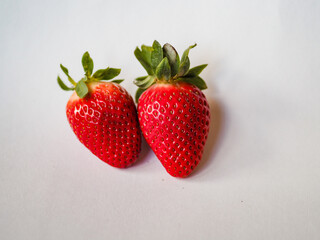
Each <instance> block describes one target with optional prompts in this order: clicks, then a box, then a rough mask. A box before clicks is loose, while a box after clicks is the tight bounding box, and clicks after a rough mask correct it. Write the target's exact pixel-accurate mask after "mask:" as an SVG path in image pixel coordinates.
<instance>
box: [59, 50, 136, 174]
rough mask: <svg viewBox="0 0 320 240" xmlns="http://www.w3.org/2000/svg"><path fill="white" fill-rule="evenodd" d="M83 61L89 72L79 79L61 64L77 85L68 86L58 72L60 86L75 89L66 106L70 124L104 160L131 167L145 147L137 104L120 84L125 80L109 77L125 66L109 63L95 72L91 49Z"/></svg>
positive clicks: (80, 138)
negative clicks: (75, 78)
mask: <svg viewBox="0 0 320 240" xmlns="http://www.w3.org/2000/svg"><path fill="white" fill-rule="evenodd" d="M82 65H83V68H84V71H85V76H84V77H83V78H82V79H81V80H80V81H79V82H75V81H74V80H73V79H72V78H71V77H70V75H69V72H68V69H67V68H65V67H64V66H63V65H60V67H61V69H62V71H63V72H64V73H65V74H66V75H67V77H68V80H69V81H70V83H71V84H72V85H73V86H72V87H68V86H66V85H65V84H64V83H63V82H62V80H61V79H60V77H59V76H58V84H59V86H60V87H61V88H62V89H63V90H66V91H73V90H75V92H73V94H72V95H71V97H70V99H69V101H68V103H67V106H66V113H67V118H68V121H69V124H70V126H71V128H72V130H73V131H74V133H75V134H76V136H77V137H78V139H79V140H80V142H82V143H83V144H84V145H85V146H86V147H87V148H88V149H89V150H90V151H91V152H92V153H93V154H94V155H96V156H97V157H98V158H100V159H101V160H102V161H104V162H106V163H108V164H110V165H111V166H113V167H117V168H125V167H128V166H130V165H132V164H133V163H134V162H135V161H136V160H137V158H138V155H139V153H140V149H141V135H140V129H139V123H138V118H137V112H136V107H135V104H134V102H133V99H132V97H131V96H130V95H129V93H128V92H127V91H126V90H125V89H124V88H123V87H121V86H120V85H119V84H120V83H121V82H122V81H123V80H112V81H109V82H106V81H105V80H111V79H113V78H114V77H116V76H118V75H119V73H120V71H121V70H120V69H117V68H109V67H108V68H106V69H100V70H97V71H96V72H95V73H94V74H92V71H93V61H92V59H91V57H90V55H89V53H88V52H86V53H84V55H83V57H82Z"/></svg>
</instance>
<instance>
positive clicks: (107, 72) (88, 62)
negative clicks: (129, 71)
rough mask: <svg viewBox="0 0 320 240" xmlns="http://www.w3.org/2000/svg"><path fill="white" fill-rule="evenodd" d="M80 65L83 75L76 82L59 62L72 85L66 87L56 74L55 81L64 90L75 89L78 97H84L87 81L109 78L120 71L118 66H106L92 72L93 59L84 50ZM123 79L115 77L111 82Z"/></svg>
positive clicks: (86, 92)
mask: <svg viewBox="0 0 320 240" xmlns="http://www.w3.org/2000/svg"><path fill="white" fill-rule="evenodd" d="M82 66H83V69H84V72H85V75H84V77H83V78H81V79H80V81H78V82H76V81H74V80H73V78H71V77H70V75H69V70H68V69H67V68H66V67H64V66H63V65H62V64H60V67H61V70H62V71H63V72H64V73H65V74H66V75H67V77H68V80H69V82H70V83H71V84H72V87H68V86H67V85H66V84H65V83H64V82H63V81H62V80H61V78H60V77H59V76H58V78H57V81H58V84H59V86H60V87H61V89H63V90H65V91H73V90H75V91H76V93H77V95H78V96H79V97H80V98H84V97H85V96H86V95H87V94H88V92H89V89H88V86H87V84H88V83H89V82H100V81H104V80H111V79H113V78H115V77H116V76H118V75H119V74H120V72H121V69H119V68H109V67H108V68H106V69H99V70H97V71H96V72H95V73H94V74H92V72H93V66H94V65H93V60H92V58H91V57H90V54H89V53H88V52H85V53H84V54H83V56H82ZM122 81H123V79H115V80H112V81H111V82H114V83H121V82H122Z"/></svg>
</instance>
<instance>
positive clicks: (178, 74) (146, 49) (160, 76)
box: [134, 40, 207, 102]
mask: <svg viewBox="0 0 320 240" xmlns="http://www.w3.org/2000/svg"><path fill="white" fill-rule="evenodd" d="M195 46H197V44H194V45H192V46H190V47H188V48H187V49H186V50H185V51H184V53H183V55H182V57H181V60H180V57H179V54H178V53H177V51H176V50H175V48H174V47H173V46H171V45H170V44H169V43H166V44H164V45H163V47H161V45H160V43H159V42H158V41H156V40H155V41H154V42H153V44H152V46H146V45H142V46H141V49H139V48H138V47H137V48H136V49H135V51H134V55H135V56H136V58H137V59H138V61H139V62H140V63H141V65H142V66H143V67H144V69H145V70H146V71H147V73H148V75H147V76H143V77H138V78H136V79H135V82H134V83H135V84H136V85H137V86H138V90H137V92H136V96H135V98H136V102H137V101H138V99H139V97H140V96H141V94H142V93H143V92H144V91H145V90H146V89H148V88H149V87H150V86H152V85H153V84H155V83H173V82H180V81H181V82H187V83H190V84H193V85H195V86H197V87H198V88H199V89H200V90H203V89H206V88H207V85H206V83H205V81H204V80H203V79H202V78H201V77H199V74H200V73H201V72H202V70H203V69H204V68H205V67H206V66H207V64H203V65H199V66H196V67H194V68H191V69H190V59H189V56H188V55H189V51H190V49H192V48H194V47H195Z"/></svg>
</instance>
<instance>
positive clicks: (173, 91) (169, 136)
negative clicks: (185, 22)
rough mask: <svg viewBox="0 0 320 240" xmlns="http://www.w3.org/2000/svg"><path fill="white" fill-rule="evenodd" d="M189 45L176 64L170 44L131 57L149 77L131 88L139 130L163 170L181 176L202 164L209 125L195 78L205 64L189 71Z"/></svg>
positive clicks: (200, 85)
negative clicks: (136, 110) (134, 96)
mask: <svg viewBox="0 0 320 240" xmlns="http://www.w3.org/2000/svg"><path fill="white" fill-rule="evenodd" d="M195 46H196V45H193V46H190V47H189V48H188V49H187V50H186V51H185V52H184V53H183V55H182V57H181V61H180V58H179V55H178V53H177V52H176V50H175V49H174V48H173V47H172V46H171V45H170V44H168V43H167V44H165V45H164V46H163V47H161V45H160V44H159V43H158V42H157V41H154V43H153V45H152V47H149V46H145V45H142V47H141V50H140V49H139V48H136V50H135V52H134V53H135V56H136V57H137V59H138V60H139V61H140V63H141V64H142V65H143V67H144V68H145V69H146V71H147V73H148V76H144V77H139V78H137V79H136V81H135V84H136V85H137V86H138V87H139V88H138V90H137V93H136V101H137V102H138V117H139V122H140V127H141V131H142V133H143V135H144V137H145V139H146V141H147V143H148V144H149V145H150V147H151V148H152V150H153V151H154V153H155V154H156V156H157V157H158V159H159V160H160V161H161V163H162V165H163V166H164V167H165V169H166V170H167V172H168V173H169V174H170V175H172V176H174V177H186V176H188V175H190V174H191V172H192V171H193V170H194V169H195V167H196V166H197V165H198V164H199V162H200V161H201V157H202V153H203V148H204V146H205V143H206V140H207V137H208V133H209V124H210V110H209V104H208V102H207V99H206V97H205V95H204V94H203V93H202V91H201V90H203V89H206V88H207V86H206V84H205V82H204V81H203V79H201V78H200V77H199V76H198V75H199V74H200V73H201V71H202V70H203V69H204V68H205V67H206V66H207V65H206V64H204V65H200V66H197V67H194V68H192V69H189V67H190V60H189V57H188V54H189V50H190V49H191V48H193V47H195Z"/></svg>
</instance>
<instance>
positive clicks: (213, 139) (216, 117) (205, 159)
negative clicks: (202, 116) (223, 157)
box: [190, 98, 225, 178]
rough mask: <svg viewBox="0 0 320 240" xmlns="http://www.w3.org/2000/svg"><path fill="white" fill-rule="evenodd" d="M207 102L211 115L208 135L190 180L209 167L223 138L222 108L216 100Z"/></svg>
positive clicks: (223, 115) (223, 116)
mask: <svg viewBox="0 0 320 240" xmlns="http://www.w3.org/2000/svg"><path fill="white" fill-rule="evenodd" d="M208 102H209V106H210V113H211V117H210V129H209V135H208V139H207V142H206V145H205V147H204V150H203V155H202V160H201V161H200V163H199V165H198V166H197V168H196V169H195V171H194V172H193V174H191V176H190V177H191V178H192V176H197V175H199V174H203V172H204V171H205V169H207V168H209V165H210V164H212V163H213V162H214V159H215V154H216V152H217V151H218V149H219V147H220V145H221V142H222V138H223V128H224V120H225V119H224V118H225V114H224V110H223V106H222V104H221V102H220V101H219V100H218V99H213V98H212V99H208Z"/></svg>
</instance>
